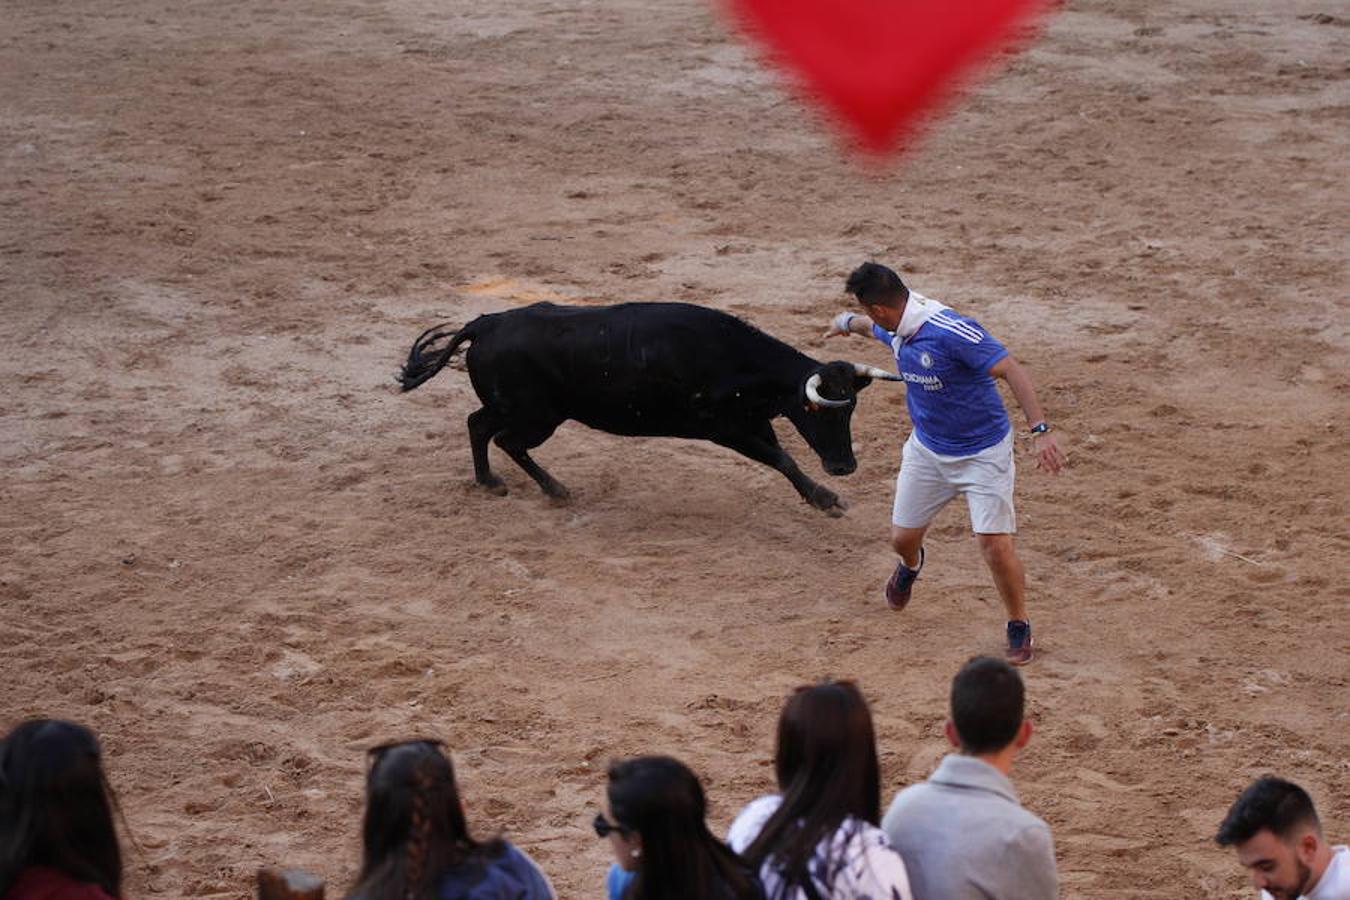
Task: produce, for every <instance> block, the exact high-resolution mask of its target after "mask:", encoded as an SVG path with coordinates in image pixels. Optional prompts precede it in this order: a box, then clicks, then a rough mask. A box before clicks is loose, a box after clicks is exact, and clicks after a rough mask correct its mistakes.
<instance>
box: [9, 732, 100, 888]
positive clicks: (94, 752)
mask: <svg viewBox="0 0 1350 900" xmlns="http://www.w3.org/2000/svg"><path fill="white" fill-rule="evenodd" d="M101 757H102V753H101V750H100V748H99V744H98V738H96V737H95V736H94V733H93V732H92V731H90V730H89V729H88V728H85V727H84V726H83V725H77V724H76V723H74V722H64V721H61V720H59V719H32V720H29V721H27V722H24V723H22V724H21V725H19V726H17V727H16V728H15V729H14V730H13V731H11V732H10V733H9V734H8V735H6V736H5V738H4V741H3V742H0V898H3V900H39V898H40V900H113V898H118V897H121V896H122V853H121V850H120V849H119V847H118V843H117V829H116V828H115V827H114V825H113V810H114V809H115V808H116V802H115V800H114V799H113V793H112V788H111V787H109V785H108V780H107V778H106V777H105V776H104V774H103V765H102V760H101Z"/></svg>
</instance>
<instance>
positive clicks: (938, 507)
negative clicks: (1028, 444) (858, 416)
mask: <svg viewBox="0 0 1350 900" xmlns="http://www.w3.org/2000/svg"><path fill="white" fill-rule="evenodd" d="M1015 469H1016V465H1015V464H1014V463H1013V433H1012V429H1009V430H1008V434H1007V435H1006V436H1005V437H1004V438H1003V440H1001V441H999V442H998V443H997V444H995V445H994V446H992V447H989V448H987V449H985V450H981V451H980V452H979V453H976V454H974V455H973V456H943V455H942V454H941V453H934V452H933V451H932V450H929V449H928V448H927V447H925V446H924V445H923V444H921V443H919V439H918V438H916V437H915V436H914V435H913V434H910V436H909V440H907V441H905V449H904V452H903V453H902V454H901V457H900V474H899V475H897V476H896V478H895V506H894V507H893V508H892V509H891V522H892V523H894V524H896V525H898V526H900V527H901V528H923V527H925V526H927V525H928V524H929V523H931V522H932V521H933V519H934V518H936V517H937V514H938V513H939V512H941V511H942V507H944V506H946V505H947V504H948V503H950V502H951V501H952V500H953V499H954V498H955V497H956V495H957V494H965V495H966V505H967V506H969V507H970V525H971V528H972V529H973V530H974V531H975V533H976V534H1015V533H1016V532H1017V515H1016V512H1015V510H1014V509H1013V474H1014V471H1015Z"/></svg>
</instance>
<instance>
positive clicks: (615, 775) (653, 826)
mask: <svg viewBox="0 0 1350 900" xmlns="http://www.w3.org/2000/svg"><path fill="white" fill-rule="evenodd" d="M706 816H707V803H706V801H705V800H704V796H703V787H702V786H701V785H700V784H699V782H698V778H697V776H695V775H694V773H693V772H691V771H689V769H688V768H687V767H686V766H685V765H684V764H683V763H681V762H680V761H678V760H675V759H671V758H670V757H668V756H640V757H637V758H636V759H629V760H624V761H621V762H617V763H614V764H613V765H611V766H610V767H609V790H608V791H607V794H606V804H605V811H604V812H602V813H600V814H599V815H597V816H596V817H595V822H594V826H595V833H596V834H597V835H598V836H599V837H602V838H609V843H610V849H611V850H613V851H614V858H615V860H616V863H615V864H614V865H612V866H611V867H610V871H609V877H608V878H607V880H606V885H605V887H606V892H607V895H608V897H609V900H763V897H764V893H763V891H762V889H761V888H760V885H759V880H758V879H757V878H756V877H755V875H754V872H753V871H752V870H751V869H750V867H749V866H747V865H746V864H745V862H744V860H742V859H741V858H740V857H738V856H737V855H736V854H735V853H733V852H732V851H731V849H730V848H729V847H727V845H726V844H724V843H722V842H721V841H719V840H718V839H717V838H715V837H713V835H712V832H710V831H709V830H708V824H707V821H706Z"/></svg>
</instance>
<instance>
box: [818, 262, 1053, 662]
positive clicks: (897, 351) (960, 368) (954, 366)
mask: <svg viewBox="0 0 1350 900" xmlns="http://www.w3.org/2000/svg"><path fill="white" fill-rule="evenodd" d="M846 290H847V291H848V292H849V293H850V294H852V295H853V296H854V297H856V298H857V300H858V303H859V305H861V306H862V308H863V309H864V310H865V311H866V313H867V315H859V314H857V313H853V312H842V313H840V314H839V315H838V316H836V317H835V319H834V321H833V322H832V323H831V325H830V329H829V330H828V331H827V332H826V336H827V337H828V336H831V335H846V334H857V335H866V336H869V337H875V338H876V339H877V340H879V341H881V342H882V343H884V344H886V345H887V346H888V347H890V348H891V351H892V353H893V354H894V355H895V361H896V366H897V368H898V369H899V371H900V375H901V377H903V378H904V380H905V382H906V384H905V403H906V405H907V407H908V408H909V418H910V422H911V423H912V425H913V432H912V433H911V434H910V436H909V439H908V440H907V441H905V446H904V451H903V454H902V457H901V463H900V474H899V476H898V477H897V478H896V482H895V505H894V508H893V509H892V511H891V546H892V548H894V550H895V552H896V553H897V554H898V555H899V556H900V560H899V562H898V563H897V564H896V567H895V572H894V574H892V575H891V577H890V580H889V581H887V583H886V591H885V593H886V602H887V604H888V605H889V606H890V607H891V609H894V610H901V609H904V607H905V605H906V604H907V603H909V598H910V594H911V592H912V591H913V586H914V581H915V579H917V578H918V577H919V572H920V570H921V569H922V568H923V559H924V549H923V538H924V535H925V534H926V533H927V531H928V526H929V525H931V524H932V522H933V519H934V518H935V517H936V516H937V514H938V513H939V512H940V511H941V510H942V508H943V507H944V506H946V505H947V504H948V503H949V502H950V501H951V500H953V499H954V498H955V497H956V496H957V495H961V494H964V495H965V498H966V504H967V506H969V508H970V522H971V527H972V529H973V530H974V532H975V535H976V537H977V539H978V540H979V543H980V552H981V553H982V554H983V555H984V559H985V562H986V563H987V564H988V566H989V570H990V572H991V573H993V576H994V584H995V586H996V587H997V588H998V592H999V596H1000V597H1001V598H1002V599H1003V605H1004V607H1005V608H1006V610H1007V613H1008V626H1007V638H1008V650H1007V656H1008V660H1009V661H1010V662H1012V663H1013V664H1015V665H1022V664H1023V663H1027V662H1030V661H1031V657H1032V640H1031V622H1030V620H1029V619H1028V618H1027V606H1026V596H1025V595H1026V573H1025V571H1024V570H1023V568H1022V563H1021V560H1019V559H1018V557H1017V553H1016V551H1015V550H1014V548H1013V534H1014V533H1016V531H1017V520H1016V515H1015V512H1014V510H1013V473H1014V468H1015V467H1014V465H1013V435H1012V424H1011V422H1010V421H1009V420H1008V412H1007V410H1006V409H1005V408H1004V406H1003V398H1002V397H1000V396H999V393H998V387H997V386H996V385H995V382H994V379H996V378H1002V379H1004V380H1006V381H1007V382H1008V386H1009V387H1010V388H1012V392H1013V396H1014V397H1016V398H1017V402H1018V403H1019V404H1020V405H1021V407H1022V411H1023V412H1024V413H1025V414H1026V417H1027V424H1028V426H1029V431H1030V434H1031V436H1032V438H1031V440H1032V450H1033V452H1034V453H1035V455H1036V465H1037V466H1040V467H1042V468H1045V469H1048V470H1049V471H1051V472H1056V473H1057V472H1059V471H1060V469H1061V468H1062V467H1063V466H1064V462H1065V459H1064V454H1063V453H1061V452H1060V449H1059V445H1058V443H1057V442H1056V441H1055V436H1054V435H1053V434H1051V433H1050V424H1049V423H1048V422H1047V421H1046V420H1045V416H1044V415H1043V414H1042V412H1041V406H1040V402H1039V401H1038V400H1037V399H1036V389H1035V387H1034V386H1033V385H1032V383H1031V376H1029V375H1028V374H1027V373H1026V370H1025V369H1023V368H1022V367H1021V365H1019V364H1018V362H1017V360H1015V359H1013V358H1012V356H1011V355H1009V353H1008V351H1007V350H1006V349H1005V348H1004V346H1003V345H1002V344H1001V343H999V342H998V341H997V340H996V339H995V338H994V337H993V336H992V335H991V334H989V333H988V332H987V331H985V330H984V328H983V327H982V326H981V325H980V324H979V323H978V322H976V321H975V320H974V319H971V318H968V317H966V316H963V315H961V314H959V313H957V312H956V311H955V310H953V309H951V308H950V307H948V306H945V305H944V304H942V303H939V302H937V301H936V300H932V299H930V298H928V297H924V296H923V295H921V294H919V293H917V292H915V291H911V290H910V289H909V288H907V287H906V286H905V283H904V282H903V281H901V280H900V276H899V275H897V274H895V272H894V271H892V270H891V269H888V268H887V267H886V266H883V265H879V264H877V263H871V262H869V263H863V264H862V265H861V266H859V267H858V268H857V269H855V270H854V271H853V273H852V274H851V275H849V276H848V282H847V285H846Z"/></svg>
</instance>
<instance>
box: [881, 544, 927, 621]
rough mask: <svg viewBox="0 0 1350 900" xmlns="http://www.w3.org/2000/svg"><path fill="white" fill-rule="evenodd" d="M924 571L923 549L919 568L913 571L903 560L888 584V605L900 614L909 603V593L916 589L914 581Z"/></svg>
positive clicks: (920, 553) (921, 549)
mask: <svg viewBox="0 0 1350 900" xmlns="http://www.w3.org/2000/svg"><path fill="white" fill-rule="evenodd" d="M922 570H923V548H922V547H920V548H919V567H918V568H917V569H911V568H910V567H909V566H907V565H905V561H904V560H903V559H902V560H900V562H899V563H898V564H897V565H896V567H895V571H894V572H892V573H891V577H890V580H889V581H887V582H886V605H887V606H889V607H890V608H891V609H893V610H895V611H896V612H899V611H900V610H902V609H904V608H905V606H906V605H907V604H908V603H909V593H910V591H911V590H913V588H914V581H915V579H917V578H918V577H919V572H920V571H922Z"/></svg>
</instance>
